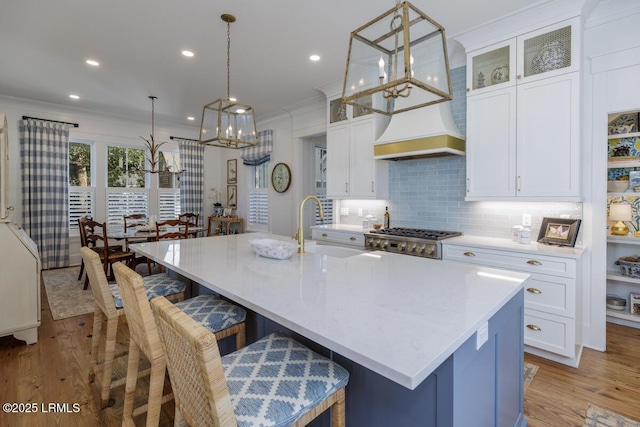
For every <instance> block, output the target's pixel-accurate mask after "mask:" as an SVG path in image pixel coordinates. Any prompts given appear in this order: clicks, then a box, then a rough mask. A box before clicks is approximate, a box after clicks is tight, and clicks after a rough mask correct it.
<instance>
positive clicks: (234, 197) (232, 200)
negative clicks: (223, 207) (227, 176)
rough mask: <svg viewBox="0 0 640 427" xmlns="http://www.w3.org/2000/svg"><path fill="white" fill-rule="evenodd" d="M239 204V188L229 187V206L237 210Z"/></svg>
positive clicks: (235, 186)
mask: <svg viewBox="0 0 640 427" xmlns="http://www.w3.org/2000/svg"><path fill="white" fill-rule="evenodd" d="M237 204H238V186H237V185H227V206H229V207H231V208H235V207H236V205H237Z"/></svg>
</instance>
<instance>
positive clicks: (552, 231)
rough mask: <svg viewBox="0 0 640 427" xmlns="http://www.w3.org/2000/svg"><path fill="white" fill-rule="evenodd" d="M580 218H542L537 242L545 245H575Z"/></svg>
mask: <svg viewBox="0 0 640 427" xmlns="http://www.w3.org/2000/svg"><path fill="white" fill-rule="evenodd" d="M581 222H582V220H579V219H569V218H542V226H541V227H540V233H539V234H538V242H539V243H544V244H546V245H555V246H570V247H574V246H575V245H576V238H577V237H578V231H579V230H580V223H581Z"/></svg>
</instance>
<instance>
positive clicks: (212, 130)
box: [200, 13, 258, 149]
mask: <svg viewBox="0 0 640 427" xmlns="http://www.w3.org/2000/svg"><path fill="white" fill-rule="evenodd" d="M220 18H221V19H222V20H223V21H224V22H226V23H227V97H226V98H225V99H222V98H220V99H217V100H215V101H213V102H212V103H210V104H207V105H205V106H204V108H203V110H202V122H201V124H200V143H201V144H204V145H211V146H214V147H224V148H236V149H237V148H244V147H250V146H253V145H256V144H258V137H257V132H256V121H255V115H254V111H253V108H252V107H251V106H249V105H245V104H240V103H239V102H237V101H236V99H235V98H231V95H230V93H231V91H230V83H229V82H230V80H231V79H230V76H231V72H230V69H231V66H230V64H231V59H230V58H231V55H230V51H231V23H232V22H235V21H236V18H235V16H233V15H229V14H226V13H225V14H223V15H222V16H221V17H220Z"/></svg>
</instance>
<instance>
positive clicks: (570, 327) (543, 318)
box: [524, 309, 576, 357]
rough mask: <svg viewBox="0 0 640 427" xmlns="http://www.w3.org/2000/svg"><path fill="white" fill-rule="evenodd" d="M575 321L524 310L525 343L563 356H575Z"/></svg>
mask: <svg viewBox="0 0 640 427" xmlns="http://www.w3.org/2000/svg"><path fill="white" fill-rule="evenodd" d="M575 330H576V327H575V320H574V319H570V318H567V317H561V316H555V315H553V314H548V313H542V312H540V311H536V310H529V309H525V310H524V343H525V344H526V345H530V346H533V347H536V348H540V349H542V350H547V351H550V352H552V353H556V354H560V355H562V356H567V357H574V356H575V344H576V333H575Z"/></svg>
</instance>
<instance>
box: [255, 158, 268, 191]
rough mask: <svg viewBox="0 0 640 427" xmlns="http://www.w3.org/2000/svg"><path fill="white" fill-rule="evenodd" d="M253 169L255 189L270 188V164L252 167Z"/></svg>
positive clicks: (265, 163)
mask: <svg viewBox="0 0 640 427" xmlns="http://www.w3.org/2000/svg"><path fill="white" fill-rule="evenodd" d="M252 168H253V188H268V187H269V162H268V161H266V162H264V163H262V164H259V165H256V166H252Z"/></svg>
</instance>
